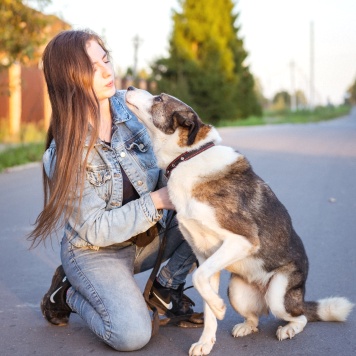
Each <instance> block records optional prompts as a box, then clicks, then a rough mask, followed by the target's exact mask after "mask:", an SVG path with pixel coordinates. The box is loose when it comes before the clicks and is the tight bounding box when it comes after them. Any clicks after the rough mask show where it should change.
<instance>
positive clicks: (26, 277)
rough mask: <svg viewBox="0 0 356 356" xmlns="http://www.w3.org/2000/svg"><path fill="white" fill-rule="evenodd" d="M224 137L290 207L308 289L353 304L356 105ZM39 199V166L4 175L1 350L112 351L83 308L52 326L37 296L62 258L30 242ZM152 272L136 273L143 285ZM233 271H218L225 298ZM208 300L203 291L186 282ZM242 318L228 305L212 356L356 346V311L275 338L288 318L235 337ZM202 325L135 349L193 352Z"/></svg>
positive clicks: (347, 351)
mask: <svg viewBox="0 0 356 356" xmlns="http://www.w3.org/2000/svg"><path fill="white" fill-rule="evenodd" d="M220 132H221V135H222V137H223V142H224V143H225V144H227V145H231V146H233V147H234V148H236V149H237V150H239V151H240V152H241V153H243V154H245V155H246V156H247V158H248V159H249V160H250V162H251V163H252V165H253V167H254V169H255V172H256V173H257V174H258V175H259V176H261V177H262V178H263V179H264V180H265V181H266V182H268V183H269V185H270V186H271V187H272V189H273V190H274V191H275V193H276V194H277V196H278V197H279V199H280V200H281V201H282V202H283V203H284V204H285V206H286V207H287V209H288V210H289V212H290V214H291V216H292V219H293V222H294V226H295V229H296V231H297V232H298V233H299V234H300V236H301V237H302V239H303V241H304V244H305V247H306V250H307V253H308V255H309V260H310V274H309V278H308V282H307V293H306V297H307V299H308V300H316V299H320V298H325V297H328V296H345V297H348V298H349V299H350V300H351V301H352V302H354V303H356V277H355V275H356V184H355V183H356V110H354V111H353V113H352V114H350V116H347V117H344V118H340V119H337V120H333V121H329V122H324V123H318V124H306V125H278V126H267V127H253V128H235V129H230V128H224V129H221V130H220ZM41 206H42V188H41V168H40V166H39V165H35V166H32V167H30V168H26V169H20V170H15V171H12V172H9V173H3V174H0V227H1V228H0V242H1V249H0V271H1V272H0V330H1V332H0V355H6V356H7V355H21V356H22V355H54V356H57V355H61V356H63V355H87V354H92V355H114V354H117V352H115V351H113V350H112V349H110V348H109V347H108V346H106V345H105V344H104V343H102V342H101V341H100V340H99V339H98V338H97V337H96V336H95V335H93V334H92V333H91V331H90V330H89V329H88V328H87V327H86V325H85V324H84V322H83V321H82V320H81V319H80V317H78V316H77V315H72V316H71V320H70V323H69V325H68V326H67V327H55V326H52V325H49V324H48V323H47V322H46V321H45V320H44V319H43V317H42V315H41V312H40V308H39V302H40V299H41V297H42V296H43V294H44V292H45V291H46V290H47V288H48V286H49V283H50V280H51V278H52V274H53V271H54V269H55V268H56V267H57V265H58V264H59V254H58V241H56V239H54V240H53V243H52V246H51V244H50V243H49V244H47V247H46V248H44V247H43V246H40V247H38V248H36V249H34V250H31V251H29V250H28V248H29V243H28V242H27V241H26V238H25V235H26V234H27V233H28V232H29V231H30V230H31V224H32V223H33V222H34V220H35V218H36V216H37V214H38V213H39V212H40V209H41ZM146 278H147V273H145V274H141V275H138V276H137V281H138V283H139V285H140V286H141V287H142V288H143V287H144V284H145V282H146ZM227 282H228V274H227V273H226V272H224V273H223V275H222V283H221V294H222V295H223V296H224V298H225V300H226V302H227V303H228V299H227V297H226V286H227ZM187 294H188V295H190V296H191V297H192V298H193V299H194V300H195V301H196V302H197V307H196V309H200V310H201V309H202V302H201V299H200V297H199V296H198V295H197V293H196V292H195V291H194V290H189V291H188V293H187ZM241 320H242V318H241V317H240V316H238V315H236V314H235V312H234V311H233V310H232V308H231V307H230V306H229V307H228V310H227V314H226V317H225V319H224V320H223V321H220V322H219V328H218V333H217V341H216V345H215V347H214V348H213V351H212V353H211V355H216V356H218V355H219V356H222V355H224V356H232V355H241V356H244V355H248V356H251V355H268V356H270V355H313V356H314V355H338V356H351V355H356V310H354V311H353V312H352V313H351V315H350V317H349V319H348V321H347V322H345V323H332V322H329V323H326V322H319V323H310V324H308V325H307V326H306V328H305V330H304V331H303V333H301V334H299V335H297V336H296V337H295V338H294V339H292V340H286V341H281V342H280V341H277V339H276V337H275V331H276V329H277V327H278V326H279V325H281V324H283V323H282V322H281V321H278V320H276V319H275V318H274V317H273V316H265V317H263V318H261V322H260V332H259V333H256V334H253V335H249V336H246V337H244V338H240V339H234V338H233V337H232V336H231V334H230V332H231V329H232V327H233V326H234V325H235V324H236V323H237V322H241ZM200 333H201V329H195V330H192V329H180V328H177V327H163V328H161V329H160V333H159V335H158V336H156V337H154V338H153V339H152V340H151V342H150V343H149V344H148V345H147V346H146V347H145V348H144V349H142V350H141V351H139V352H132V353H129V354H130V355H132V356H136V355H174V356H175V355H187V353H188V350H189V347H190V345H191V344H192V343H193V342H196V341H197V340H198V338H199V336H200Z"/></svg>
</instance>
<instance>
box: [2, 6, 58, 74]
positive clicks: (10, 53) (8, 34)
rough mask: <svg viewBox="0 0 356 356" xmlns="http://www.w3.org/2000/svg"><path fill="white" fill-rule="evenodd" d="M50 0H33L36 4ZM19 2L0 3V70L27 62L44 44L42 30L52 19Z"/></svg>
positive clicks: (43, 30)
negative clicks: (0, 68) (13, 64)
mask: <svg viewBox="0 0 356 356" xmlns="http://www.w3.org/2000/svg"><path fill="white" fill-rule="evenodd" d="M49 2H50V0H37V3H39V4H40V5H41V4H42V5H45V4H47V3H49ZM26 4H27V2H26V1H23V0H0V13H1V16H0V67H1V66H2V67H7V66H10V65H11V64H12V63H14V62H21V63H25V64H26V63H29V62H30V61H31V60H33V59H34V58H36V54H38V53H37V52H36V51H38V49H39V48H40V45H42V44H43V43H44V42H45V41H46V37H45V35H44V34H45V33H46V31H45V30H46V27H47V26H48V25H49V24H51V20H53V18H54V17H51V16H45V15H43V14H42V13H41V12H39V11H36V10H34V9H32V8H30V7H29V6H27V5H26Z"/></svg>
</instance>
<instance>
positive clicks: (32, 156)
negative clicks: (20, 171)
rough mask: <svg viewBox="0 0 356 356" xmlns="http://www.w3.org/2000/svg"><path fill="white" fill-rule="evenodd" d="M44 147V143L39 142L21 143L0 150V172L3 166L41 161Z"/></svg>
mask: <svg viewBox="0 0 356 356" xmlns="http://www.w3.org/2000/svg"><path fill="white" fill-rule="evenodd" d="M44 148H45V145H44V143H43V142H40V143H29V144H21V145H20V146H16V147H9V148H7V149H5V150H4V151H2V152H0V172H2V171H3V170H4V169H5V168H9V167H14V166H18V165H21V164H25V163H29V162H38V161H41V159H42V155H43V152H44Z"/></svg>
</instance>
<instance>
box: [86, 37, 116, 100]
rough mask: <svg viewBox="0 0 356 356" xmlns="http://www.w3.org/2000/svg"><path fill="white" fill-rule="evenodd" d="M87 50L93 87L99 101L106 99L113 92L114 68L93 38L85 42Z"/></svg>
mask: <svg viewBox="0 0 356 356" xmlns="http://www.w3.org/2000/svg"><path fill="white" fill-rule="evenodd" d="M87 52H88V55H89V57H90V59H91V62H92V64H93V70H94V78H93V88H94V91H95V95H96V96H97V98H98V100H99V101H102V100H105V99H108V98H110V97H112V96H113V95H114V94H115V90H116V89H115V82H114V70H113V67H112V64H111V62H110V61H109V58H108V56H107V54H106V52H105V51H104V50H103V49H102V47H101V46H100V45H99V44H98V42H96V41H95V40H90V41H88V42H87Z"/></svg>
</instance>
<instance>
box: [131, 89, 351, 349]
mask: <svg viewBox="0 0 356 356" xmlns="http://www.w3.org/2000/svg"><path fill="white" fill-rule="evenodd" d="M126 104H127V106H128V107H129V109H130V110H131V111H132V112H133V113H134V114H135V115H136V116H137V117H138V119H139V120H140V121H141V122H142V123H143V124H144V125H145V126H146V127H147V129H148V132H149V134H150V137H151V139H152V143H153V148H154V151H155V154H156V156H157V160H158V165H159V166H160V167H161V168H162V169H165V170H166V174H167V176H169V180H168V192H169V196H170V199H171V201H172V203H173V204H174V206H175V207H176V210H177V218H178V222H179V228H180V229H181V231H182V233H183V235H184V237H185V239H186V240H187V241H188V243H189V244H190V245H191V247H192V249H193V251H194V253H195V254H196V256H197V258H198V260H199V263H200V267H199V268H198V269H197V270H196V271H195V273H194V275H193V284H194V286H195V288H196V289H197V290H198V292H199V293H200V294H201V296H202V298H203V299H204V302H205V309H204V319H205V325H204V331H203V333H202V335H201V337H200V339H199V341H198V342H197V343H195V344H193V345H192V346H191V348H190V350H189V355H207V354H209V353H210V351H211V349H212V347H213V345H214V342H215V337H216V330H217V321H216V318H218V319H223V317H224V315H225V311H226V306H225V303H224V301H223V299H222V298H221V297H220V296H219V295H218V286H219V276H220V271H221V270H223V269H226V270H228V271H230V272H231V279H230V282H229V289H228V295H229V299H230V303H231V305H232V307H233V308H234V309H235V310H236V311H237V312H238V313H240V314H241V315H242V316H243V317H244V318H245V321H244V322H243V323H241V324H237V325H235V326H234V328H233V329H232V335H233V336H234V337H241V336H245V335H248V334H251V333H253V332H256V331H258V329H257V326H258V318H259V316H260V315H262V314H264V313H268V312H269V311H271V312H272V313H273V314H274V315H275V316H276V317H277V318H280V319H283V320H285V321H287V322H288V323H287V324H286V325H285V326H280V327H279V328H278V330H277V338H278V339H279V340H284V339H287V338H292V337H293V336H295V335H296V334H298V333H300V332H301V331H302V330H303V329H304V327H305V325H306V324H307V322H308V321H317V320H323V321H344V320H346V318H347V316H348V314H349V313H350V311H351V309H352V307H353V304H352V303H350V302H349V301H348V300H347V299H345V298H341V297H338V298H327V299H323V300H319V301H318V302H306V301H304V293H305V283H306V279H307V274H308V258H307V255H306V253H305V250H304V246H303V243H302V241H301V239H300V237H299V236H298V235H297V233H296V232H295V231H294V229H293V226H292V222H291V218H290V216H289V214H288V212H287V210H286V208H285V207H284V206H283V204H282V203H281V202H280V201H279V200H278V199H277V197H276V196H275V194H274V193H273V192H272V190H271V189H270V188H269V186H268V185H267V184H266V183H265V182H264V181H263V180H262V179H261V178H260V177H258V176H257V175H256V174H255V173H254V171H253V170H252V168H251V165H250V164H249V162H248V160H247V159H246V158H245V157H244V156H243V155H242V154H240V153H238V152H236V151H235V150H234V149H232V148H231V147H226V146H222V145H217V143H218V142H219V141H220V136H219V134H218V132H217V131H216V129H215V128H214V127H212V126H211V125H206V124H204V123H203V122H202V121H201V120H200V119H199V117H198V115H197V114H196V113H195V112H194V110H193V109H192V108H190V107H189V106H188V105H186V104H184V103H183V102H181V101H180V100H178V99H176V98H174V97H172V96H169V95H167V94H161V95H157V96H152V95H151V94H150V93H148V92H147V91H144V90H139V89H136V88H133V87H129V88H128V91H127V93H126ZM171 162H173V163H171Z"/></svg>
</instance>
